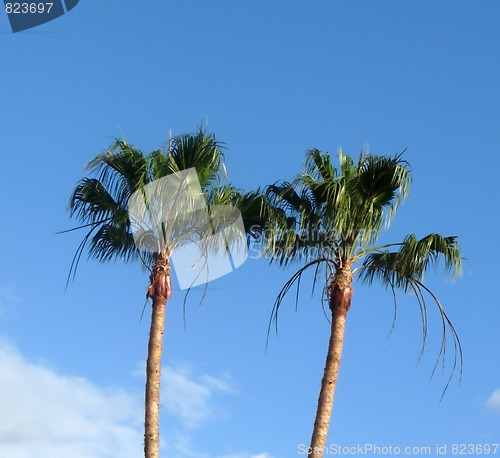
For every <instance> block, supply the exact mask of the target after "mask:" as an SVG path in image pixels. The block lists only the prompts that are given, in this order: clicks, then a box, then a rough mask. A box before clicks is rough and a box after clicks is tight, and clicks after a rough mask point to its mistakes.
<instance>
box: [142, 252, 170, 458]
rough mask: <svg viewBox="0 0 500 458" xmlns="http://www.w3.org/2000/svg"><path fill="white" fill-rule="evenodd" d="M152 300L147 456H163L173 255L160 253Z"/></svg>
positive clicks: (152, 276) (146, 406)
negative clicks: (165, 359) (162, 420)
mask: <svg viewBox="0 0 500 458" xmlns="http://www.w3.org/2000/svg"><path fill="white" fill-rule="evenodd" d="M150 281H151V283H150V285H149V287H148V297H150V298H151V299H152V301H153V305H152V309H153V311H152V314H151V329H150V331H149V343H148V359H147V363H146V395H145V423H144V456H145V458H159V457H160V425H159V420H160V376H161V353H162V344H163V330H164V326H165V309H166V306H167V299H169V298H170V297H171V295H172V288H171V282H170V263H169V253H168V252H165V253H159V254H158V255H157V256H156V259H155V264H154V266H153V270H152V272H151V276H150Z"/></svg>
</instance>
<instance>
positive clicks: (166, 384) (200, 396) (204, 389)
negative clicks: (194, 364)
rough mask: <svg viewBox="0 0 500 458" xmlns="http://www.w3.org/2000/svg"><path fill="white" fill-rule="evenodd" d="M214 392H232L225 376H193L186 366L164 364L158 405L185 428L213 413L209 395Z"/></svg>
mask: <svg viewBox="0 0 500 458" xmlns="http://www.w3.org/2000/svg"><path fill="white" fill-rule="evenodd" d="M196 379H197V380H196ZM218 392H219V393H235V390H234V388H232V387H231V385H230V383H229V381H228V380H227V379H226V378H216V377H212V376H210V375H202V376H199V377H195V375H194V374H193V373H192V371H190V370H189V369H188V368H187V367H186V366H180V367H176V368H173V367H171V366H166V367H165V368H164V369H163V370H162V395H161V396H162V398H161V405H162V406H163V407H164V408H165V409H166V410H167V411H168V412H169V413H170V414H172V415H174V416H176V417H177V418H179V419H180V420H181V421H182V423H183V425H184V427H186V428H188V429H194V428H197V427H198V426H199V425H200V424H201V423H203V422H205V421H208V420H211V419H214V418H215V417H216V416H217V411H216V409H215V408H214V407H213V405H212V403H211V398H212V397H213V395H214V394H215V393H218Z"/></svg>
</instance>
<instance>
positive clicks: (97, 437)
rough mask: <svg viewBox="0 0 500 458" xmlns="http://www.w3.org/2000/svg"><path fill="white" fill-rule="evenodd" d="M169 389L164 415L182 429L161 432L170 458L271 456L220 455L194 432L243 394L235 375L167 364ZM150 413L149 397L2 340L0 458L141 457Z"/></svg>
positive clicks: (262, 457) (260, 457)
mask: <svg viewBox="0 0 500 458" xmlns="http://www.w3.org/2000/svg"><path fill="white" fill-rule="evenodd" d="M162 384H163V385H162V401H161V404H162V406H163V413H162V415H164V414H168V415H171V416H173V417H175V418H176V419H177V420H178V424H179V426H178V427H177V428H175V429H174V430H170V431H162V438H163V440H162V449H163V450H164V453H165V455H166V456H174V457H176V458H272V457H271V456H270V455H269V454H267V453H260V454H255V453H254V454H252V453H233V454H226V455H224V456H222V455H215V456H214V455H212V454H209V453H206V452H203V449H201V451H200V449H199V448H198V447H197V445H196V440H195V435H193V434H194V430H195V428H197V427H199V426H201V425H202V424H203V423H204V422H208V421H211V420H215V419H217V418H220V415H221V414H222V412H221V410H220V406H219V404H218V403H217V396H218V395H221V394H225V395H227V394H233V395H234V394H236V393H237V391H236V389H235V388H234V386H233V384H232V382H231V379H230V377H229V376H227V375H223V376H219V377H214V376H212V375H207V374H200V373H199V372H196V371H195V370H194V369H193V368H191V367H190V366H188V365H186V364H184V365H179V366H176V367H172V366H166V367H165V368H164V370H163V375H162ZM143 411H144V409H143V400H142V396H140V395H135V394H134V395H133V394H130V393H127V392H125V391H123V390H121V389H120V388H117V387H113V388H103V387H100V386H98V385H96V384H94V383H92V382H91V381H89V380H87V379H85V378H82V377H74V376H68V375H65V374H61V373H58V372H57V371H54V370H52V369H50V368H48V367H46V366H45V365H43V364H40V363H34V362H31V361H28V360H27V359H26V358H25V357H24V356H23V355H21V353H20V352H19V350H18V349H16V348H15V347H14V346H13V345H12V344H10V343H9V342H8V341H6V340H5V339H2V337H1V336H0V412H1V415H2V421H1V422H0V457H4V456H5V457H9V458H32V457H34V456H35V457H37V458H68V457H71V458H136V457H138V456H141V455H142V453H143V452H142V444H143V431H142V428H143ZM232 445H233V446H234V444H232Z"/></svg>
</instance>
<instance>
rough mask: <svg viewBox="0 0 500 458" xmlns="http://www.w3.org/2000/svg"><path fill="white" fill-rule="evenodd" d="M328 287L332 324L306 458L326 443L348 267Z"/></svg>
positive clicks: (349, 286) (319, 451) (341, 341)
mask: <svg viewBox="0 0 500 458" xmlns="http://www.w3.org/2000/svg"><path fill="white" fill-rule="evenodd" d="M328 290H329V307H330V310H331V311H332V327H331V332H330V341H329V343H328V353H327V357H326V365H325V370H324V374H323V380H322V381H321V390H320V393H319V399H318V408H317V411H316V419H315V420H314V429H313V433H312V437H311V446H310V448H309V454H308V458H318V457H320V458H321V457H322V456H323V450H324V447H325V444H326V436H327V434H328V427H329V425H330V418H331V415H332V407H333V396H334V393H335V388H336V386H337V377H338V373H339V366H340V357H341V355H342V347H343V345H344V330H345V320H346V316H347V311H348V310H349V307H350V306H351V298H352V274H351V271H350V266H349V267H347V266H346V268H345V269H343V270H342V271H340V272H338V273H337V274H335V275H334V276H333V278H332V282H331V283H330V286H329V288H328Z"/></svg>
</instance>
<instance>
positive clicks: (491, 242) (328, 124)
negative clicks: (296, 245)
mask: <svg viewBox="0 0 500 458" xmlns="http://www.w3.org/2000/svg"><path fill="white" fill-rule="evenodd" d="M499 24H500V3H499V2H497V1H491V0H484V1H481V2H465V1H440V2H435V1H418V2H416V1H412V2H410V1H377V2H374V1H352V2H346V1H344V2H340V1H326V0H324V1H320V0H318V1H315V2H299V1H292V2H289V1H288V2H285V1H273V2H264V1H261V0H259V1H246V2H234V1H216V2H201V1H190V0H186V1H182V2H181V1H175V2H174V1H163V2H135V1H131V0H121V1H120V2H114V1H109V0H101V1H94V0H81V1H80V3H79V4H78V5H77V6H76V7H75V8H74V9H73V10H72V11H71V12H69V13H67V14H65V15H64V16H62V17H61V18H59V19H57V20H55V21H52V22H50V23H47V24H45V25H43V26H40V27H38V28H35V29H31V30H29V31H26V32H21V33H17V34H12V33H11V31H10V26H9V23H8V19H7V15H6V14H3V13H2V14H0V32H1V33H0V56H1V68H2V72H1V84H0V100H1V109H0V130H1V135H0V157H1V163H0V164H1V166H0V192H1V194H0V195H1V196H2V197H1V199H0V214H1V215H2V216H1V218H2V223H1V225H0V247H1V253H2V261H1V262H0V412H1V416H2V421H1V422H0V456H2V457H3V456H5V457H9V458H28V457H29V458H32V457H34V456H37V457H42V458H67V457H69V456H71V457H73V458H108V457H109V458H132V457H137V456H140V455H141V450H142V421H143V420H142V397H143V387H144V375H143V368H144V360H145V356H146V344H147V336H148V330H149V327H148V325H149V311H150V309H149V308H147V309H146V313H145V315H144V318H143V320H142V322H140V315H141V309H142V306H143V304H144V298H145V292H146V286H147V283H148V278H147V275H146V274H145V273H144V272H142V271H141V269H140V266H139V265H138V264H130V265H126V266H123V265H121V264H110V265H100V264H98V263H97V262H94V261H91V262H86V261H85V260H83V262H82V263H81V264H80V268H79V271H78V273H77V276H76V280H75V281H74V282H72V283H70V285H69V288H68V290H67V291H65V281H66V275H67V272H68V270H69V266H70V263H71V259H72V256H73V253H74V251H75V250H76V248H77V246H78V243H79V240H80V238H81V236H82V234H79V233H69V234H65V235H55V232H57V231H60V230H64V229H68V228H70V227H73V226H74V225H75V222H73V221H71V220H70V219H69V216H68V213H67V211H66V208H67V202H68V198H69V195H70V193H71V191H72V189H73V188H74V186H75V185H76V183H77V181H78V180H79V179H80V178H81V177H83V176H84V174H85V171H84V168H83V167H84V165H85V164H86V163H87V162H88V161H89V160H90V159H92V158H93V157H94V156H95V155H97V154H98V153H100V152H101V151H102V150H104V149H105V148H106V147H107V146H109V145H110V144H111V142H112V140H113V138H114V137H120V138H123V137H125V138H126V139H128V141H129V142H130V143H133V144H134V145H136V146H137V147H139V148H141V149H142V150H143V151H145V152H149V151H151V150H153V149H156V148H158V147H159V146H161V145H163V144H164V143H165V141H166V139H167V138H168V135H169V130H172V133H173V134H180V133H186V132H192V131H194V130H195V129H196V128H197V127H198V126H199V125H200V124H201V123H203V124H205V125H206V126H208V129H209V130H210V131H212V132H214V133H215V135H216V136H217V138H218V139H219V140H221V141H223V142H225V144H226V147H227V150H226V158H227V160H226V162H227V167H228V170H229V173H230V178H231V180H232V182H233V183H234V184H235V185H237V186H240V187H245V188H248V189H251V188H254V187H256V186H262V185H266V184H269V183H272V182H274V181H276V180H278V179H290V178H292V177H293V176H294V175H295V173H297V172H298V171H299V170H300V167H301V164H302V159H303V156H304V153H305V152H306V150H307V149H310V148H313V147H316V148H319V149H321V150H323V151H329V152H331V153H335V152H336V150H337V149H338V148H339V147H340V146H342V147H343V149H344V150H345V151H346V152H347V153H349V154H352V155H355V156H356V155H357V154H358V152H359V151H360V150H361V148H362V147H363V145H369V148H370V151H371V152H373V153H376V154H394V153H397V152H400V151H402V150H403V149H404V148H408V149H407V152H406V153H405V157H406V159H407V160H408V161H409V162H410V163H411V166H412V169H413V180H414V182H413V185H412V188H411V191H410V197H409V199H408V200H407V201H406V203H405V204H404V205H403V206H402V207H401V208H400V211H399V213H398V215H397V216H396V219H395V221H394V223H393V225H392V226H391V229H390V231H389V232H387V234H384V236H383V237H384V240H385V239H387V240H393V241H399V240H401V239H402V238H403V237H404V235H405V234H407V233H409V232H415V233H416V234H417V236H423V235H426V234H427V233H429V232H432V231H434V232H439V233H442V234H443V235H458V236H459V237H460V241H461V244H462V247H463V251H464V255H465V257H466V258H467V262H466V263H465V269H464V275H463V277H462V278H459V279H458V280H457V281H456V282H454V283H453V282H450V281H448V280H446V279H445V277H444V276H443V275H441V274H440V273H439V274H438V275H436V276H433V275H429V277H428V279H427V280H428V282H429V285H430V286H431V287H432V288H433V289H434V291H435V292H436V293H437V294H438V296H439V298H440V299H441V300H442V302H443V304H444V305H445V307H446V309H447V311H448V313H449V315H450V317H451V318H452V320H453V323H454V325H455V327H456V328H457V331H458V332H459V335H460V338H461V341H462V345H463V349H464V373H463V381H462V384H461V386H460V387H458V379H457V378H455V379H454V380H453V381H452V384H451V386H450V388H449V390H448V393H447V394H446V396H445V398H444V400H443V401H442V402H441V404H439V398H440V395H441V392H442V389H443V388H444V385H445V383H446V380H447V374H448V373H449V372H448V371H449V369H450V367H449V366H447V368H446V370H445V374H444V375H441V374H440V373H437V374H436V375H435V376H434V378H433V379H432V380H431V381H429V376H430V373H431V371H432V367H433V364H434V361H435V357H436V356H437V351H438V348H439V339H440V327H439V321H438V316H437V314H436V313H435V312H434V311H431V312H430V320H431V326H430V329H429V332H430V336H429V341H428V346H427V349H426V353H425V356H424V358H423V360H422V361H421V362H420V364H419V365H418V366H417V365H416V363H417V358H418V354H419V349H420V338H421V337H420V336H421V334H420V332H421V328H420V315H419V312H418V307H417V305H416V303H415V302H414V301H413V300H412V298H410V297H405V296H403V297H401V301H400V308H399V315H398V321H397V323H396V327H395V329H394V332H393V333H392V336H391V337H390V338H389V339H387V335H388V333H389V330H390V327H391V322H392V302H391V300H392V299H391V295H390V293H388V292H386V291H384V290H383V289H381V288H378V287H375V288H373V289H366V288H364V287H362V286H361V285H356V289H355V293H354V299H353V305H352V308H351V310H350V312H349V315H348V322H347V331H346V337H345V346H344V349H345V351H344V354H343V359H342V364H341V371H340V378H339V385H338V389H337V392H336V399H335V406H334V412H333V417H332V422H331V427H330V433H329V438H328V441H327V443H328V444H340V445H342V446H356V445H357V444H365V443H372V444H377V445H380V446H389V445H392V446H393V447H396V446H398V447H406V446H411V447H413V446H430V447H432V450H433V452H434V449H435V446H436V444H440V445H443V444H448V447H449V448H450V447H451V444H453V443H472V444H478V443H481V444H483V443H498V442H500V391H498V390H500V357H499V356H500V344H499V338H498V335H499V334H498V327H499V322H500V308H499V305H500V304H499V294H498V279H497V264H498V254H499V249H498V246H497V243H496V238H495V237H496V236H495V234H496V233H498V227H499V223H500V218H499V197H500V196H499V184H498V169H499V167H500V159H499V157H500V156H499V128H500V110H499V106H500V85H499V73H500V55H499V48H498V45H499V43H500V28H499V26H498V25H499ZM291 274H292V271H291V270H290V271H287V272H282V271H280V270H279V269H278V268H276V267H269V266H268V265H267V264H266V263H265V262H264V261H262V260H249V261H247V262H246V263H245V264H244V265H243V266H242V267H241V268H239V269H238V270H237V271H235V272H234V273H232V274H231V275H228V276H226V277H223V278H221V279H218V280H215V281H213V282H212V283H210V287H209V290H208V293H207V296H206V298H205V300H204V302H203V305H202V306H201V308H200V309H199V310H198V309H197V307H198V301H199V299H200V297H201V293H200V291H199V290H196V291H193V292H192V295H191V297H190V298H189V300H188V303H187V308H186V322H187V327H186V329H184V325H183V317H182V302H183V293H182V291H179V290H176V291H174V297H173V298H172V300H171V301H170V302H169V305H168V312H167V322H166V332H165V345H164V359H163V364H164V379H163V392H162V406H163V407H162V410H161V415H162V419H161V432H162V440H163V456H165V457H175V458H223V457H224V458H288V457H291V456H303V455H299V453H298V446H299V444H307V442H308V441H309V438H310V433H311V429H312V423H313V419H314V413H315V408H316V401H317V395H318V391H319V384H320V380H321V376H322V370H323V367H324V358H325V354H326V344H327V340H328V333H329V325H328V323H327V321H326V320H325V318H324V316H323V312H322V310H321V306H320V303H319V300H318V297H314V298H311V297H310V294H309V291H308V289H307V288H305V289H304V291H303V293H302V295H301V297H300V305H299V308H298V310H297V312H295V310H294V303H293V297H290V298H289V300H288V302H286V303H285V304H284V306H283V310H282V315H281V316H280V321H279V331H280V332H279V337H278V338H276V337H275V336H274V335H272V336H271V338H270V344H269V348H268V350H267V353H265V352H264V350H265V340H266V330H267V322H268V318H269V314H270V312H271V308H272V305H273V301H274V298H275V296H276V294H277V293H278V291H279V289H280V287H281V285H282V284H283V282H284V281H285V280H286V278H287V277H288V276H289V275H291ZM449 350H450V356H451V348H450V349H449ZM448 451H449V449H448ZM497 454H500V450H498V451H497Z"/></svg>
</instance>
